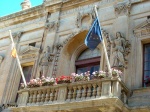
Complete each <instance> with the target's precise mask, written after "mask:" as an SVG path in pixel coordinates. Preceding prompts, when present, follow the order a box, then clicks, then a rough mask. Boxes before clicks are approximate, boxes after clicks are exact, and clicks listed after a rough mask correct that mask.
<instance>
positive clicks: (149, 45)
mask: <svg viewBox="0 0 150 112" xmlns="http://www.w3.org/2000/svg"><path fill="white" fill-rule="evenodd" d="M145 53H150V44H147V45H145Z"/></svg>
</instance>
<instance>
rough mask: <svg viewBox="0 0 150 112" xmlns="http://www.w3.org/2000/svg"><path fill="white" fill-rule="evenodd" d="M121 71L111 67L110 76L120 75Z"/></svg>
mask: <svg viewBox="0 0 150 112" xmlns="http://www.w3.org/2000/svg"><path fill="white" fill-rule="evenodd" d="M121 74H122V72H121V71H120V70H117V69H114V68H112V77H121Z"/></svg>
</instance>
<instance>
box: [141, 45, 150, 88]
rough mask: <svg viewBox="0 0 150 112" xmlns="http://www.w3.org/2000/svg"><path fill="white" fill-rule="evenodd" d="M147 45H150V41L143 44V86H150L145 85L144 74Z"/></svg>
mask: <svg viewBox="0 0 150 112" xmlns="http://www.w3.org/2000/svg"><path fill="white" fill-rule="evenodd" d="M146 45H150V43H146V44H143V78H142V86H143V87H150V86H144V83H145V82H144V77H145V75H144V73H145V71H146V70H145V62H147V61H145V54H146V53H145V46H146ZM149 71H150V70H149Z"/></svg>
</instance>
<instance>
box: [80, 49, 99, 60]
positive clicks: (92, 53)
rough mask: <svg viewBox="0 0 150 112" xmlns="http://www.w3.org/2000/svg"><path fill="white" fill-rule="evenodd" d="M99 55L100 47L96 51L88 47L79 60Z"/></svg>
mask: <svg viewBox="0 0 150 112" xmlns="http://www.w3.org/2000/svg"><path fill="white" fill-rule="evenodd" d="M98 56H100V50H99V49H98V48H96V49H95V50H94V51H91V50H90V49H86V50H85V51H83V52H82V54H81V55H80V56H79V57H78V59H77V60H82V59H89V58H93V57H98Z"/></svg>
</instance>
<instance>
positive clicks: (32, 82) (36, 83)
mask: <svg viewBox="0 0 150 112" xmlns="http://www.w3.org/2000/svg"><path fill="white" fill-rule="evenodd" d="M41 85H42V82H41V80H40V79H39V78H37V79H31V80H30V82H28V83H27V88H33V87H40V86H41Z"/></svg>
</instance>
